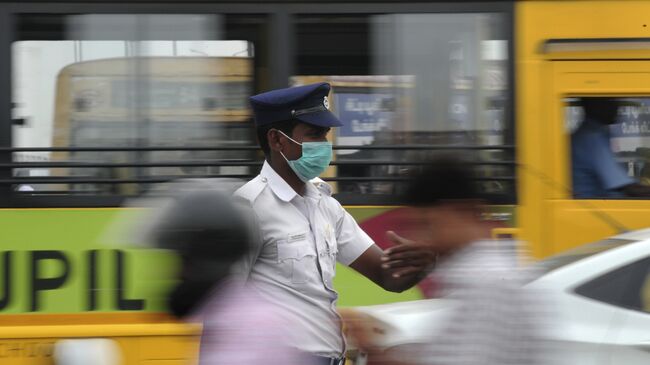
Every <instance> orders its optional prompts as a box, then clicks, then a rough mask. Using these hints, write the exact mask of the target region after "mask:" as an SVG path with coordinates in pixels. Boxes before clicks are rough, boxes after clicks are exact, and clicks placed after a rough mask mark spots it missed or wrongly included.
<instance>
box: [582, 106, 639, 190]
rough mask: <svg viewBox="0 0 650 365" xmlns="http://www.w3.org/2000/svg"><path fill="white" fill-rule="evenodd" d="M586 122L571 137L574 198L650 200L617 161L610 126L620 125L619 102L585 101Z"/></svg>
mask: <svg viewBox="0 0 650 365" xmlns="http://www.w3.org/2000/svg"><path fill="white" fill-rule="evenodd" d="M581 104H582V108H583V110H584V121H583V122H582V124H581V125H580V126H579V127H578V129H577V130H576V131H575V132H573V134H572V135H571V160H572V178H573V196H574V197H575V198H582V199H593V198H617V197H650V186H646V185H641V184H640V183H638V182H637V181H636V180H635V179H634V178H633V177H631V176H629V175H628V174H627V171H626V169H625V168H624V167H623V166H621V164H620V163H618V161H616V156H615V155H614V152H613V151H612V149H611V146H610V132H609V126H610V125H612V124H614V123H616V121H617V119H616V117H617V114H618V108H619V105H620V102H619V101H618V100H617V99H615V98H604V97H590V98H582V100H581Z"/></svg>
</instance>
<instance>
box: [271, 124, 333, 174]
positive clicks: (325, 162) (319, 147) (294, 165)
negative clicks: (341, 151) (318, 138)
mask: <svg viewBox="0 0 650 365" xmlns="http://www.w3.org/2000/svg"><path fill="white" fill-rule="evenodd" d="M278 132H280V133H282V134H283V135H284V136H285V137H287V138H288V139H289V140H291V142H293V143H295V144H297V145H300V146H302V156H301V157H300V158H299V159H297V160H289V159H287V157H286V156H285V155H284V153H282V152H280V154H282V157H284V159H285V160H286V161H287V163H288V164H289V167H291V169H292V170H293V172H295V173H296V176H298V178H299V179H300V180H302V181H303V182H307V181H309V180H311V179H313V178H315V177H318V176H319V175H320V174H322V173H323V171H325V169H327V166H329V164H330V162H331V161H332V144H331V143H330V142H303V143H299V142H297V141H295V140H294V139H293V138H291V137H289V136H287V135H286V134H284V133H283V132H282V131H278Z"/></svg>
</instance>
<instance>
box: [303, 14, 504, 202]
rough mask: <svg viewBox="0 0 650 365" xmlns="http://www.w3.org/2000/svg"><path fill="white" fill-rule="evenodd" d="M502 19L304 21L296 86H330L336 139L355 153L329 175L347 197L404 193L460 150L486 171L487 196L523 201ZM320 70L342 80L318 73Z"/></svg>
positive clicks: (339, 156) (340, 154)
mask: <svg viewBox="0 0 650 365" xmlns="http://www.w3.org/2000/svg"><path fill="white" fill-rule="evenodd" d="M501 18H502V16H501V15H499V14H392V15H377V16H370V15H369V16H355V17H343V16H332V17H328V16H312V15H309V16H303V17H301V18H299V23H298V26H297V31H298V46H299V47H298V71H299V72H300V74H301V75H302V76H295V77H293V78H292V84H294V85H296V84H307V83H310V82H320V81H326V82H329V83H331V85H332V94H331V95H330V100H332V101H333V102H332V109H333V111H334V112H335V113H336V114H337V115H338V117H339V118H340V119H341V121H342V122H343V123H344V125H343V126H342V127H341V128H337V129H336V130H335V132H334V136H333V139H335V141H334V142H335V144H336V145H338V146H351V148H349V149H339V150H337V151H336V155H335V168H332V169H330V170H329V172H328V174H329V175H327V176H328V177H330V179H332V180H333V181H334V182H335V183H336V185H337V186H336V187H337V189H338V192H339V194H350V195H352V196H354V195H358V194H360V193H361V194H364V196H365V197H366V198H367V197H369V196H373V195H375V196H395V195H398V194H399V193H400V192H402V190H403V188H404V184H403V181H404V180H405V179H407V177H408V174H409V173H410V172H411V171H412V170H413V169H415V168H418V167H419V165H418V164H421V163H422V162H424V161H426V160H427V159H429V158H431V157H433V156H435V155H436V154H440V153H454V154H463V156H464V157H465V159H466V160H467V161H468V162H470V163H474V164H478V165H479V170H480V171H481V173H482V176H483V177H484V179H482V181H479V182H477V183H479V184H480V185H481V187H482V190H483V191H485V192H486V193H492V194H496V195H506V196H514V181H513V180H514V179H513V176H514V163H513V164H509V162H512V161H513V160H514V156H513V151H512V150H511V149H507V148H505V146H507V145H510V144H512V143H513V140H512V128H511V121H510V120H509V115H508V112H507V108H508V99H507V95H508V79H507V69H508V52H507V49H508V40H507V38H505V34H504V32H503V31H502V29H501V27H502V24H503V23H499V20H501ZM343 29H345V30H346V31H345V32H343V31H342V30H343ZM316 45H317V46H316ZM328 45H336V46H331V48H330V47H328ZM334 66H335V67H334ZM320 71H332V72H337V73H336V74H330V75H332V76H327V74H322V73H319V74H318V75H323V76H313V75H314V74H315V73H316V72H320ZM382 147H385V148H382Z"/></svg>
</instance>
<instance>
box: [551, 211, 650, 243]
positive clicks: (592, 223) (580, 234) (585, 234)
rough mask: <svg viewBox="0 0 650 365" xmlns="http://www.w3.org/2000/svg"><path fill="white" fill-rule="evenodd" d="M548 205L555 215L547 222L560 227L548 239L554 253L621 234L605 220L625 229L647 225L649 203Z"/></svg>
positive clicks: (649, 212) (649, 221) (649, 216)
mask: <svg viewBox="0 0 650 365" xmlns="http://www.w3.org/2000/svg"><path fill="white" fill-rule="evenodd" d="M548 205H549V209H551V210H552V211H553V212H554V215H553V219H552V221H551V222H549V223H550V224H551V225H553V226H557V227H562V228H563V229H557V230H554V231H553V236H552V237H551V238H550V240H549V241H550V242H553V244H554V246H553V248H552V249H553V251H555V252H561V251H564V250H566V249H569V248H571V247H575V246H577V245H579V244H581V243H585V242H593V241H596V240H599V239H602V238H603V237H607V236H610V235H613V234H616V233H620V232H618V230H617V229H616V228H615V227H613V226H612V225H610V224H608V223H607V219H614V220H616V221H617V222H619V223H621V224H623V225H624V226H625V227H626V228H627V229H628V230H633V229H639V228H645V227H648V226H650V200H555V201H549V202H548ZM603 215H606V217H607V218H603ZM565 227H566V228H565Z"/></svg>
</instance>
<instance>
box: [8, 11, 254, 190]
mask: <svg viewBox="0 0 650 365" xmlns="http://www.w3.org/2000/svg"><path fill="white" fill-rule="evenodd" d="M25 17H26V18H24V19H23V22H22V23H24V24H31V23H34V24H36V23H38V24H43V23H47V24H56V25H57V26H59V27H61V31H60V33H57V32H53V31H52V29H49V31H47V32H44V34H46V35H47V37H48V40H44V39H38V38H39V37H38V36H34V34H38V32H35V31H32V32H29V31H25V32H24V36H23V37H22V39H21V40H19V41H16V42H15V43H14V44H13V49H12V55H13V66H14V70H15V71H14V80H15V81H14V88H13V94H12V98H13V102H14V105H15V106H16V108H15V114H16V117H17V119H18V120H23V121H24V123H22V124H21V125H15V126H14V127H13V146H14V147H22V148H25V150H21V151H20V152H16V153H14V161H16V162H25V167H20V168H16V169H14V176H16V177H20V178H21V184H18V185H16V186H15V190H18V191H20V192H24V191H29V193H30V194H104V195H105V194H108V195H115V194H117V195H133V194H139V193H141V192H142V191H145V190H147V188H148V186H149V184H150V183H156V182H163V181H168V180H172V179H176V178H182V177H188V176H190V177H210V176H222V175H228V176H242V177H248V176H250V175H251V173H252V169H254V168H255V163H256V162H255V161H256V160H257V159H259V156H258V153H257V152H256V150H255V148H254V145H255V144H256V143H255V139H254V138H255V137H254V133H253V131H252V129H251V127H250V125H251V123H249V121H250V113H249V110H248V102H247V99H248V96H249V95H251V94H253V89H254V85H253V59H254V57H255V49H254V43H253V42H252V41H251V40H247V39H240V40H237V39H235V40H233V39H228V40H223V38H224V34H226V35H227V34H228V31H229V29H228V28H226V24H228V25H227V26H228V27H230V26H233V24H237V22H236V21H233V20H229V21H228V22H226V21H225V20H226V16H217V15H146V14H143V15H69V16H50V15H48V17H50V18H52V19H49V21H46V22H44V21H43V20H42V19H41V20H30V19H29V17H30V16H25ZM247 24H252V23H250V22H248V23H247ZM53 34H54V36H56V35H57V34H58V35H60V39H59V40H51V39H52V37H53ZM237 34H242V32H241V31H239V32H237ZM34 147H44V148H52V150H50V151H38V150H37V151H30V150H28V149H29V148H34Z"/></svg>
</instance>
